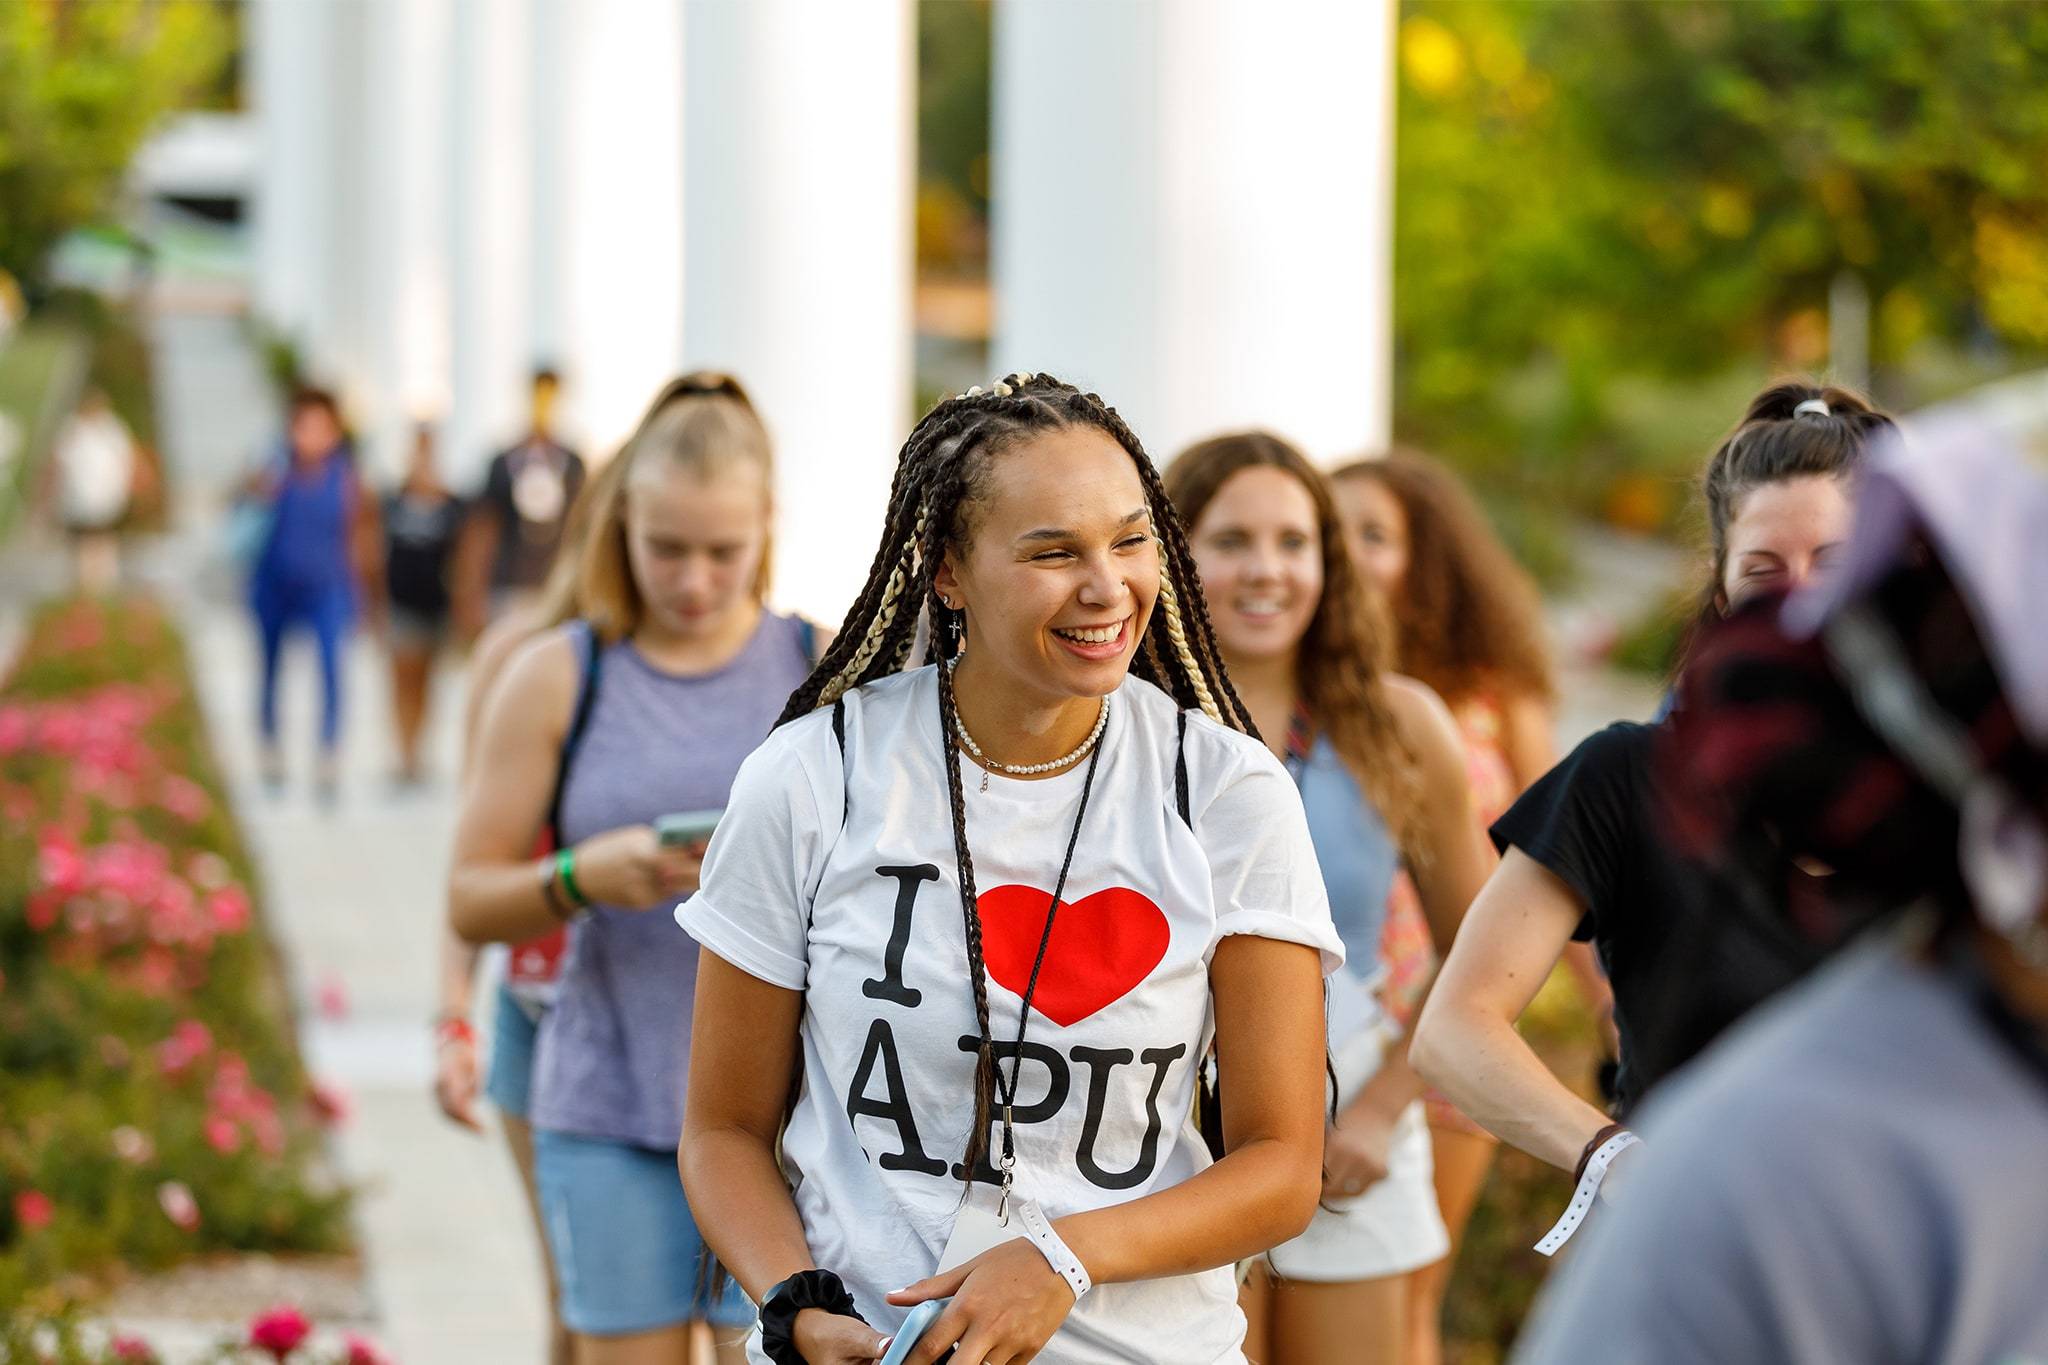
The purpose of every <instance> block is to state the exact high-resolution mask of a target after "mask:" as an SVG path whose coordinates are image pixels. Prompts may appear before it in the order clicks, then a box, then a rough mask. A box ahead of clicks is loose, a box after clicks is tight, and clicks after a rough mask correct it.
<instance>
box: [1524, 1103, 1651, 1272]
mask: <svg viewBox="0 0 2048 1365" xmlns="http://www.w3.org/2000/svg"><path fill="white" fill-rule="evenodd" d="M1641 1141H1642V1139H1641V1138H1639V1137H1637V1136H1636V1135H1635V1134H1634V1133H1631V1132H1629V1131H1628V1130H1626V1129H1623V1130H1622V1131H1621V1132H1619V1133H1616V1134H1615V1135H1614V1136H1613V1137H1611V1138H1609V1139H1607V1141H1605V1142H1603V1143H1601V1144H1600V1146H1599V1147H1598V1148H1596V1149H1595V1150H1594V1152H1593V1155H1592V1156H1590V1157H1588V1158H1586V1173H1585V1174H1584V1175H1582V1176H1580V1177H1579V1187H1578V1188H1577V1189H1575V1190H1573V1191H1572V1202H1571V1203H1570V1204H1569V1205H1567V1206H1566V1207H1565V1211H1564V1216H1563V1217H1561V1218H1559V1219H1558V1220H1557V1222H1556V1223H1555V1224H1554V1225H1552V1227H1551V1229H1550V1231H1548V1232H1546V1233H1544V1234H1543V1240H1542V1241H1540V1242H1538V1243H1537V1244H1536V1250H1537V1252H1538V1253H1540V1254H1541V1255H1544V1256H1555V1255H1556V1254H1557V1253H1558V1250H1559V1249H1560V1248H1562V1247H1563V1246H1564V1244H1565V1243H1566V1242H1569V1241H1570V1240H1571V1239H1572V1234H1573V1233H1575V1232H1577V1231H1578V1230H1579V1224H1581V1223H1583V1222H1585V1221H1586V1215H1587V1214H1588V1213H1591V1212H1592V1211H1593V1200H1594V1199H1595V1198H1597V1197H1598V1196H1599V1193H1600V1182H1601V1181H1603V1180H1605V1179H1606V1178H1607V1168H1608V1167H1609V1166H1612V1165H1613V1164H1614V1158H1616V1157H1618V1156H1620V1155H1621V1154H1622V1153H1623V1152H1625V1151H1627V1150H1628V1149H1629V1148H1631V1147H1633V1146H1635V1145H1636V1144H1637V1143H1638V1142H1641Z"/></svg>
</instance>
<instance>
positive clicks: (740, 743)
mask: <svg viewBox="0 0 2048 1365" xmlns="http://www.w3.org/2000/svg"><path fill="white" fill-rule="evenodd" d="M805 636H806V632H805V629H804V627H803V625H802V623H800V622H799V621H798V620H797V619H796V618H794V617H788V616H778V615H776V614H774V613H773V612H763V613H762V614H761V624H760V626H759V628H758V629H756V630H755V632H754V635H753V638H752V639H750V640H749V641H748V642H747V643H746V645H745V646H743V647H742V648H741V650H740V652H739V653H738V654H737V655H736V656H734V658H733V660H732V662H730V663H728V664H726V665H725V666H724V667H722V668H719V669H717V670H715V671H713V672H710V673H700V674H695V675H692V676H688V677H680V676H677V675H675V674H671V673H664V672H662V671H661V670H660V669H658V668H656V667H655V666H654V665H653V664H651V663H649V662H648V661H647V659H646V657H645V656H643V655H642V654H641V653H640V651H639V650H638V649H636V648H634V646H633V644H632V642H631V641H630V640H625V641H621V642H620V643H618V644H615V645H612V646H610V647H609V648H607V649H606V650H605V651H604V654H603V657H602V659H601V660H600V661H599V669H598V681H597V699H596V701H595V702H594V703H593V705H592V708H591V712H590V720H589V723H588V727H587V728H586V729H585V730H584V732H583V739H582V742H581V744H580V745H579V746H578V747H577V750H576V753H575V756H574V757H573V759H572V760H571V762H570V765H569V773H568V779H567V781H566V782H565V783H564V784H563V788H562V810H561V829H562V837H563V839H564V840H565V841H568V842H571V843H574V842H576V841H578V840H582V839H588V838H589V837H590V836H592V835H594V834H602V833H604V832H605V831H606V830H612V829H617V828H619V827H620V826H622V825H635V824H645V823H648V822H651V821H652V820H654V819H655V818H656V817H658V816H662V815H668V814H672V813H678V812H683V811H697V810H715V809H717V808H719V807H721V806H723V805H725V803H726V798H727V796H728V795H729V794H730V793H731V791H732V780H733V777H734V776H735V775H736V774H737V773H738V772H739V767H740V761H741V760H742V759H744V758H745V757H746V756H747V755H748V754H749V753H751V752H753V750H754V747H755V746H756V745H758V744H759V743H760V742H761V741H762V740H763V739H765V738H767V735H768V731H769V729H770V728H771V727H772V726H773V725H774V724H775V718H776V717H777V716H778V715H780V714H781V712H782V706H783V703H784V702H785V701H787V700H788V699H789V694H790V693H791V692H793V691H795V690H796V689H797V687H798V686H799V685H800V684H801V683H802V682H803V680H804V678H805V676H806V675H807V674H808V673H809V672H810V667H811V664H810V660H809V658H807V657H806V655H805ZM674 910H675V906H674V905H664V906H657V907H655V908H654V909H651V910H641V911H634V910H615V909H611V908H608V907H606V906H602V905H599V906H594V907H592V908H591V910H590V912H589V913H588V914H586V915H584V916H582V917H581V918H579V919H578V920H577V921H576V922H575V924H574V925H573V926H572V927H571V928H570V931H569V950H568V954H567V956H566V957H565V959H564V961H563V968H562V980H561V986H560V993H559V994H558V995H557V996H556V999H555V1003H554V1006H553V1007H552V1008H551V1009H549V1010H548V1012H547V1014H546V1015H545V1016H544V1017H543V1018H542V1020H541V1026H540V1035H539V1038H538V1040H537V1042H536V1044H535V1052H534V1063H533V1109H532V1119H533V1125H534V1127H536V1128H545V1129H551V1130H553V1131H556V1132H565V1133H576V1134H579V1135H582V1136H585V1137H596V1138H607V1139H610V1140H613V1141H617V1142H627V1143H632V1144H634V1145H636V1146H641V1147H650V1148H661V1149H670V1148H673V1147H674V1146H675V1145H676V1141H677V1139H678V1138H680V1137H681V1136H682V1128H683V1120H682V1115H683V1086H684V1081H685V1078H686V1076H687V1074H688V1071H689V1064H690V1007H691V1005H692V1003H693V1002H694V1000H695V998H696V987H697V944H696V942H695V941H694V940H692V939H691V938H690V936H689V935H688V934H686V933H684V932H683V931H682V929H681V928H680V927H678V926H677V924H676V921H675V915H674Z"/></svg>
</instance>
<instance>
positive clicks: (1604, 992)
mask: <svg viewBox="0 0 2048 1365" xmlns="http://www.w3.org/2000/svg"><path fill="white" fill-rule="evenodd" d="M1501 724H1502V734H1501V740H1502V744H1503V747H1505V749H1506V750H1507V756H1508V766H1509V767H1510V768H1511V769H1513V771H1514V775H1515V790H1516V791H1517V792H1523V791H1527V790H1528V789H1529V786H1530V784H1531V783H1533V782H1535V781H1536V779H1537V778H1539V777H1541V776H1543V774H1545V773H1547V772H1549V771H1550V770H1551V769H1552V768H1553V767H1555V766H1556V765H1557V712H1556V710H1555V708H1553V707H1552V706H1551V704H1550V703H1549V702H1548V701H1547V700H1546V699H1544V698H1542V697H1539V696H1534V695H1530V694H1523V695H1520V696H1516V697H1513V698H1510V699H1509V701H1508V702H1507V704H1506V705H1505V706H1504V707H1502V708H1501ZM1564 965H1565V970H1566V971H1567V972H1569V973H1570V974H1571V978H1572V983H1573V984H1574V985H1576V986H1577V987H1578V988H1579V998H1580V999H1581V1000H1584V1001H1585V1002H1586V1007H1587V1008H1588V1009H1590V1010H1592V1011H1593V1014H1594V1017H1595V1018H1596V1019H1598V1021H1599V1024H1600V1037H1601V1040H1602V1041H1603V1043H1604V1044H1605V1045H1606V1048H1607V1051H1608V1053H1609V1055H1610V1056H1618V1055H1620V1040H1619V1039H1618V1038H1617V1037H1616V1036H1615V1032H1614V987H1613V986H1611V985H1609V984H1608V981H1607V973H1606V972H1603V971H1601V970H1600V959H1599V958H1598V957H1596V956H1594V953H1593V945H1592V944H1590V943H1571V944H1568V945H1566V947H1565V950H1564Z"/></svg>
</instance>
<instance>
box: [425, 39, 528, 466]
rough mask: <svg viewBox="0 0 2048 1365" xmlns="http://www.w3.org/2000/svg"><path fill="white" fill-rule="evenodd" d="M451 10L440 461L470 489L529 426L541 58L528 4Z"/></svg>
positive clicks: (447, 105) (446, 107) (447, 106)
mask: <svg viewBox="0 0 2048 1365" xmlns="http://www.w3.org/2000/svg"><path fill="white" fill-rule="evenodd" d="M453 11H454V12H453V28H452V37H451V43H450V54H451V57H452V60H451V62H450V64H449V70H450V76H449V80H448V89H447V104H446V106H445V109H446V118H447V122H448V127H449V129H450V139H451V149H450V165H449V175H448V183H447V196H448V199H447V205H448V208H447V242H448V256H449V263H450V272H449V305H450V306H449V329H450V337H449V358H450V382H449V402H448V417H447V421H446V422H445V423H443V426H442V435H441V455H442V468H443V469H444V470H445V471H446V472H447V476H448V477H449V479H450V480H451V481H452V482H453V483H454V484H455V485H456V486H458V487H466V486H469V485H471V484H474V483H476V482H477V481H478V480H480V479H481V478H482V477H483V470H484V466H485V464H486V463H487V462H488V460H489V458H490V455H491V453H492V452H493V451H494V450H496V449H497V448H498V447H500V446H502V445H504V444H505V443H506V442H508V441H511V440H513V439H515V438H516V437H518V435H519V434H520V432H521V431H522V430H523V429H524V426H525V422H526V392H527V377H528V375H529V373H530V371H531V368H532V365H533V361H534V357H533V355H532V354H531V345H530V337H529V322H528V313H529V307H530V292H531V291H530V274H531V265H530V255H529V253H530V251H531V249H532V248H531V238H530V234H529V231H528V212H529V209H530V207H531V204H530V196H531V192H532V187H531V179H530V177H531V175H532V159H531V149H530V148H529V146H528V144H527V101H528V99H529V98H530V87H531V83H532V82H531V77H532V59H533V53H532V51H531V48H530V47H529V44H528V35H527V29H526V22H525V21H526V18H527V12H526V10H525V9H524V8H523V7H521V6H516V5H508V4H500V3H494V0H453Z"/></svg>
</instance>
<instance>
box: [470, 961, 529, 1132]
mask: <svg viewBox="0 0 2048 1365" xmlns="http://www.w3.org/2000/svg"><path fill="white" fill-rule="evenodd" d="M539 1032H540V1021H539V1020H537V1019H535V1018H534V1017H533V1016H532V1015H530V1014H528V1013H527V1012H526V1007H525V1006H524V1005H522V1004H520V1003H519V1001H517V1000H516V999H514V998H513V996H512V992H511V991H510V990H508V989H506V987H505V985H504V983H503V982H500V983H499V985H498V998H497V999H496V1000H495V1001H494V1002H493V1003H492V1005H491V1071H490V1075H489V1076H488V1077H487V1078H486V1079H485V1081H484V1094H485V1095H486V1096H488V1097H489V1099H490V1101H491V1103H492V1104H495V1105H496V1106H498V1112H499V1113H501V1114H506V1115H509V1116H510V1117H512V1118H515V1119H524V1118H525V1117H526V1115H527V1112H528V1110H529V1109H531V1108H532V1102H533V1040H534V1037H535V1036H536V1035H537V1034H538V1033H539Z"/></svg>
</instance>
